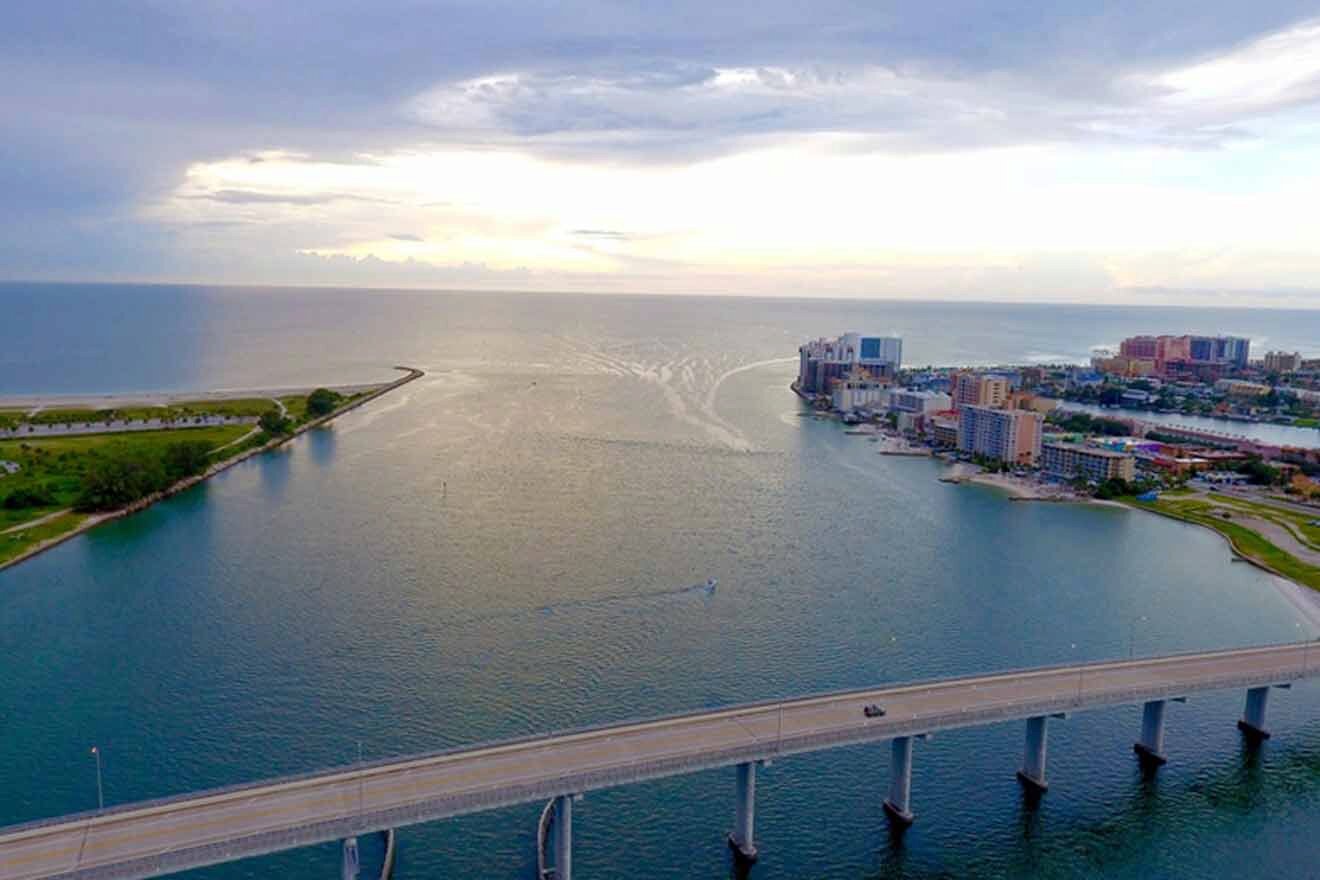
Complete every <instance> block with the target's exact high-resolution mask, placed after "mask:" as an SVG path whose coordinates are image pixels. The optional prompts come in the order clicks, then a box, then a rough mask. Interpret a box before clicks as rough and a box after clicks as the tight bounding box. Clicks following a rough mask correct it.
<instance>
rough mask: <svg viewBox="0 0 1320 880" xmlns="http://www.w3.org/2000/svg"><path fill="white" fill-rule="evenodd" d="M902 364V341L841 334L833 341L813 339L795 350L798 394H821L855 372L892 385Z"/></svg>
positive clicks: (881, 337) (893, 337)
mask: <svg viewBox="0 0 1320 880" xmlns="http://www.w3.org/2000/svg"><path fill="white" fill-rule="evenodd" d="M902 362H903V340H902V339H899V338H898V337H897V336H863V335H861V334H860V333H845V334H843V335H842V336H840V337H838V338H837V339H827V338H824V337H822V338H820V339H814V340H812V341H811V342H808V343H806V344H805V345H802V346H799V347H798V390H799V391H801V392H802V393H804V394H824V393H826V392H828V391H829V390H830V387H831V385H832V384H833V383H834V382H837V381H839V380H841V379H843V378H845V377H847V376H849V375H851V374H852V373H853V372H854V371H856V370H865V371H866V372H867V374H869V376H870V377H871V378H872V379H874V380H877V381H884V382H892V381H893V378H894V376H896V375H897V374H898V370H899V368H900V366H901V365H902Z"/></svg>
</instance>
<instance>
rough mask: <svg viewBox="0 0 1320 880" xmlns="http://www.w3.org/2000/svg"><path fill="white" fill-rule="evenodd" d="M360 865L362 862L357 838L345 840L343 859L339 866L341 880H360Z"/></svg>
mask: <svg viewBox="0 0 1320 880" xmlns="http://www.w3.org/2000/svg"><path fill="white" fill-rule="evenodd" d="M360 864H361V860H360V859H359V857H358V842H357V838H356V837H346V838H344V845H343V858H342V859H341V861H340V865H339V876H340V878H341V880H358V867H359V865H360Z"/></svg>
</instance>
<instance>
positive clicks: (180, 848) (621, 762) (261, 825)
mask: <svg viewBox="0 0 1320 880" xmlns="http://www.w3.org/2000/svg"><path fill="white" fill-rule="evenodd" d="M1316 677H1320V643H1310V642H1300V643H1296V644H1284V645H1273V646H1268V647H1260V648H1247V649H1240V650H1228V651H1212V652H1202V653H1194V654H1178V655H1172V656H1165V657H1150V658H1142V659H1136V660H1121V661H1111V662H1100V663H1088V664H1082V665H1070V666H1052V667H1046V668H1039V669H1026V670H1019V671H1012V672H1001V673H994V674H988V675H978V676H971V677H963V678H954V679H946V680H941V681H928V682H922V683H917V684H909V685H901V686H889V687H882V688H875V689H866V690H855V691H847V692H840V693H831V694H822V695H817V696H809V697H803V698H800V699H793V700H784V701H780V702H765V703H756V704H750V705H741V706H732V707H729V708H725V709H717V710H711V711H701V712H692V713H688V714H683V715H674V716H670V717H666V718H657V719H654V720H649V721H636V722H628V723H621V724H611V725H604V726H600V727H595V728H589V729H583V730H577V731H571V732H567V733H559V734H553V735H545V736H533V737H527V738H524V739H518V740H510V741H505V742H498V743H492V744H485V745H476V746H470V747H464V748H458V749H451V750H448V751H443V752H436V753H433V754H428V755H418V756H415V757H409V758H402V759H398V760H390V761H380V762H373V763H363V764H356V765H351V766H348V767H341V768H335V769H330V770H325V771H322V772H316V773H309V774H305V775H301V776H296V777H289V778H283V779H274V780H269V781H265V782H258V783H253V784H248V785H239V786H234V787H230V788H225V789H218V790H212V791H202V792H196V793H192V794H187V795H182V796H178V797H171V798H166V799H163V800H158V801H149V802H144V803H138V804H128V805H124V806H118V807H114V808H112V809H107V810H104V811H97V812H89V813H82V814H78V815H72V816H63V817H58V818H54V819H48V820H42V821H37V822H31V823H27V824H24V825H17V826H11V827H9V828H0V880H41V878H79V880H93V878H96V880H106V878H143V877H154V876H157V875H160V874H166V873H170V872H174V871H181V870H185V869H189V868H197V867H202V866H204V865H210V864H215V863H218V862H225V861H231V860H234V859H241V858H247V857H250V856H258V855H262V854H265V853H271V852H275V851H278V850H285V849H292V848H295V847H301V846H308V845H311V844H316V843H323V842H326V841H334V840H342V841H344V846H345V851H346V858H345V859H344V864H345V874H351V873H355V872H356V861H357V860H356V850H357V847H356V836H357V835H361V834H367V833H371V832H377V831H387V830H389V829H394V828H398V827H400V826H404V825H409V824H414V823H419V822H430V821H434V820H437V819H444V818H446V817H450V816H457V815H461V814H465V813H473V812H478V811H482V810H490V809H495V808H498V807H505V806H510V805H513V804H521V803H528V802H541V801H551V802H553V822H552V834H551V836H552V837H553V841H552V843H553V846H552V853H553V862H554V867H553V871H554V875H555V877H557V878H558V880H571V877H572V870H573V869H572V841H573V804H574V800H575V798H576V797H578V796H580V795H581V794H583V793H584V792H588V791H592V790H596V789H602V788H608V787H612V786H618V785H626V784H629V783H634V782H642V781H644V780H648V779H658V778H660V777H665V776H674V775H678V774H684V773H692V772H696V771H699V770H706V769H710V768H716V767H734V768H736V775H735V778H734V780H731V781H733V782H734V783H735V784H734V786H733V789H734V790H733V791H732V792H731V795H732V796H731V798H730V800H731V807H733V809H732V813H733V816H734V823H733V830H732V833H731V834H730V835H729V843H730V845H731V846H732V847H733V849H734V851H735V854H736V857H738V858H740V859H744V860H754V859H755V857H756V839H755V833H754V831H755V819H754V817H755V799H756V769H757V767H758V765H762V764H764V763H766V762H769V761H772V760H774V759H777V758H781V757H786V756H789V755H794V754H800V753H803V752H811V751H817V750H821V749H827V748H832V747H836V746H845V745H852V744H857V743H867V742H882V741H888V742H889V743H890V747H889V748H890V782H889V790H888V797H887V798H886V799H885V802H884V807H885V811H886V813H887V814H888V816H889V819H890V821H891V822H894V823H896V824H897V825H899V826H904V825H906V824H908V823H910V822H911V821H912V818H913V813H912V803H911V802H912V793H911V778H912V776H911V774H912V762H913V758H914V754H913V753H914V747H915V744H916V743H917V742H919V741H920V739H921V738H922V737H923V736H924V735H926V734H929V733H934V732H937V731H941V730H950V729H954V728H961V727H974V726H978V725H985V724H993V723H999V722H1005V721H1013V720H1019V721H1025V725H1024V727H1025V742H1024V749H1023V756H1022V762H1021V765H1020V766H1019V767H1018V777H1019V779H1021V780H1022V783H1023V785H1024V786H1025V787H1027V788H1028V789H1029V790H1031V791H1033V792H1042V791H1044V790H1045V787H1046V773H1045V770H1046V752H1047V749H1046V745H1047V739H1048V737H1047V734H1048V725H1049V721H1050V720H1051V719H1052V718H1057V717H1063V716H1066V714H1067V713H1070V712H1080V711H1087V710H1100V709H1105V708H1107V707H1112V706H1121V705H1142V706H1143V707H1144V709H1143V712H1142V725H1141V729H1140V730H1139V731H1135V732H1134V733H1135V734H1136V740H1135V744H1134V749H1135V751H1136V753H1137V760H1140V761H1142V762H1143V763H1144V764H1146V765H1147V766H1149V767H1152V768H1153V767H1156V766H1158V765H1159V764H1161V763H1163V762H1164V760H1165V758H1164V738H1165V715H1166V712H1165V710H1166V708H1167V707H1168V704H1169V703H1170V702H1175V701H1178V700H1181V699H1185V698H1186V697H1187V696H1188V695H1191V694H1195V693H1198V692H1204V691H1210V690H1225V689H1239V690H1242V691H1244V692H1245V704H1244V708H1243V714H1242V718H1241V720H1239V721H1238V726H1239V727H1240V728H1241V729H1242V731H1243V734H1244V736H1246V737H1248V738H1249V739H1251V740H1252V741H1259V740H1261V739H1264V738H1265V737H1268V736H1269V733H1268V731H1267V729H1266V707H1267V705H1268V698H1269V694H1270V691H1271V688H1275V687H1285V688H1286V687H1288V686H1289V685H1290V684H1291V683H1293V682H1295V681H1300V680H1303V679H1308V678H1316ZM872 704H875V705H878V706H881V707H883V708H884V710H885V712H884V714H883V715H882V716H878V717H868V715H867V714H866V713H865V712H864V711H863V710H864V708H865V707H867V706H870V705H872ZM350 853H351V855H352V858H349V857H347V856H348V854H350ZM350 863H351V866H352V867H351V870H350V868H349V865H350Z"/></svg>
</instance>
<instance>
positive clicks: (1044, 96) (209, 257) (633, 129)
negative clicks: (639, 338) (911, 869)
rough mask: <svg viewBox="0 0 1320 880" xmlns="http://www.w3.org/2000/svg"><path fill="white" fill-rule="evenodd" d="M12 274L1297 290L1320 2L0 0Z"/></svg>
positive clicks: (2, 247) (1010, 289) (1067, 294)
mask: <svg viewBox="0 0 1320 880" xmlns="http://www.w3.org/2000/svg"><path fill="white" fill-rule="evenodd" d="M0 129H2V130H0V195H3V199H0V278H9V279H24V280H106V281H182V282H199V283H227V284H312V285H336V286H374V287H409V288H462V289H500V290H581V291H601V292H609V291H618V292H658V293H694V294H702V293H705V294H761V295H792V296H830V297H848V296H858V297H911V298H935V299H960V298H966V299H981V300H984V299H994V300H1013V301H1071V302H1114V303H1119V302H1132V303H1143V302H1149V303H1173V304H1215V305H1238V306H1276V307H1315V308H1320V209H1318V206H1320V7H1317V4H1316V3H1315V2H1314V0H1312V2H1310V3H1293V2H1260V3H1249V4H1248V3H1242V2H1240V0H1195V2H1191V0H1160V2H1157V3H1151V2H1149V0H1140V2H1137V0H1111V2H1106V3H1048V4H1047V3H1037V4H1026V3H1005V2H999V0H948V2H930V0H921V2H906V0H905V2H883V0H870V2H865V3H840V2H832V0H816V2H812V3H801V2H787V0H757V2H746V3H744V2H725V3H711V2H709V0H705V2H688V0H672V2H665V3H655V2H629V3H602V2H595V0H560V2H553V3H551V2H536V3H532V2H523V3H509V2H504V0H479V2H448V3H430V2H420V0H377V2H348V0H318V2H317V3H275V2H249V0H225V2H220V0H188V2H186V3H180V2H176V0H168V2H164V0H162V2H142V0H139V2H122V0H94V2H63V0H45V2H42V3H19V4H13V5H11V7H9V8H8V9H7V10H6V15H5V26H4V27H3V28H0Z"/></svg>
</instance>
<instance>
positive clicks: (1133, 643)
mask: <svg viewBox="0 0 1320 880" xmlns="http://www.w3.org/2000/svg"><path fill="white" fill-rule="evenodd" d="M1145 620H1146V615H1144V614H1140V615H1138V616H1136V617H1134V618H1132V623H1131V625H1130V626H1129V627H1128V659H1129V660H1131V659H1132V658H1133V657H1135V656H1136V653H1137V623H1138V621H1141V622H1144V621H1145Z"/></svg>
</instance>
